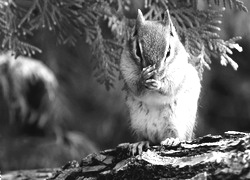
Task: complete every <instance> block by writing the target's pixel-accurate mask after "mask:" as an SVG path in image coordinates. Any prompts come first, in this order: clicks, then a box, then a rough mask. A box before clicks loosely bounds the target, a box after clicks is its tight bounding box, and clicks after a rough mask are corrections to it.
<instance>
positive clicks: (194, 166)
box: [2, 131, 250, 180]
mask: <svg viewBox="0 0 250 180" xmlns="http://www.w3.org/2000/svg"><path fill="white" fill-rule="evenodd" d="M41 172H42V173H41ZM14 173H15V174H14ZM14 173H13V172H12V173H11V172H10V173H8V174H5V175H3V176H2V179H5V180H9V179H39V180H40V179H45V178H49V179H50V180H61V179H67V180H73V179H77V180H85V179H86V180H90V179H91V180H94V179H191V180H198V179H250V134H248V133H242V132H234V131H230V132H226V133H225V134H224V135H223V136H218V135H217V136H212V135H207V136H204V137H201V138H198V139H196V140H194V141H192V142H182V143H180V144H179V145H178V146H176V147H166V146H154V147H151V148H150V149H148V150H147V151H145V152H143V153H142V155H140V156H139V155H138V156H134V157H132V156H130V155H129V144H128V143H125V144H121V145H119V146H118V147H117V148H116V149H110V150H105V151H102V152H100V154H90V155H89V156H87V157H86V158H84V159H82V160H81V162H76V161H72V162H69V163H68V164H66V165H65V166H64V167H62V168H61V169H50V170H44V171H42V170H35V171H18V172H14ZM39 175H40V176H39ZM41 176H42V178H41Z"/></svg>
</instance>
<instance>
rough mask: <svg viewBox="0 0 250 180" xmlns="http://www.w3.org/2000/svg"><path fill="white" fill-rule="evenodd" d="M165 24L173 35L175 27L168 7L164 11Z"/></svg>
mask: <svg viewBox="0 0 250 180" xmlns="http://www.w3.org/2000/svg"><path fill="white" fill-rule="evenodd" d="M163 24H164V26H166V27H169V28H170V33H171V34H172V35H173V34H174V33H175V28H174V25H173V22H172V20H171V17H170V14H169V11H168V9H167V10H166V11H165V13H164V17H163Z"/></svg>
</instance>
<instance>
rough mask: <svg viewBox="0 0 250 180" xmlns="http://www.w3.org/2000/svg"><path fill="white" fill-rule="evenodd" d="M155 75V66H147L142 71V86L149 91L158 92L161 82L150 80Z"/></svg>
mask: <svg viewBox="0 0 250 180" xmlns="http://www.w3.org/2000/svg"><path fill="white" fill-rule="evenodd" d="M155 74H156V69H155V65H152V66H151V65H150V66H147V67H145V68H143V70H142V74H141V81H142V84H143V85H144V86H145V87H146V88H148V89H150V90H159V89H160V88H161V82H160V81H157V80H155V79H152V78H153V76H154V75H155Z"/></svg>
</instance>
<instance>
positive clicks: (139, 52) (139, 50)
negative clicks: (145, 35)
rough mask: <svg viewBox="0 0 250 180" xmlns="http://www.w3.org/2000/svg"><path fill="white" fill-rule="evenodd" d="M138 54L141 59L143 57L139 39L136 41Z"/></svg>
mask: <svg viewBox="0 0 250 180" xmlns="http://www.w3.org/2000/svg"><path fill="white" fill-rule="evenodd" d="M136 56H138V57H139V58H140V59H142V54H141V49H140V46H139V42H138V41H136Z"/></svg>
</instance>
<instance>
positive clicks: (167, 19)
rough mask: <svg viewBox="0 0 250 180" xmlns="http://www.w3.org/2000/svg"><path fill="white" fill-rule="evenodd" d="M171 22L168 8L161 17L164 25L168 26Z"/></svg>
mask: <svg viewBox="0 0 250 180" xmlns="http://www.w3.org/2000/svg"><path fill="white" fill-rule="evenodd" d="M170 23H172V22H171V18H170V14H169V11H168V9H167V10H166V11H165V13H164V17H163V24H164V25H165V26H169V25H170Z"/></svg>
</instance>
